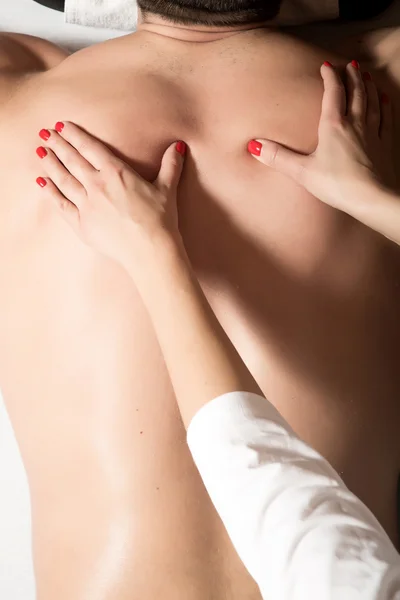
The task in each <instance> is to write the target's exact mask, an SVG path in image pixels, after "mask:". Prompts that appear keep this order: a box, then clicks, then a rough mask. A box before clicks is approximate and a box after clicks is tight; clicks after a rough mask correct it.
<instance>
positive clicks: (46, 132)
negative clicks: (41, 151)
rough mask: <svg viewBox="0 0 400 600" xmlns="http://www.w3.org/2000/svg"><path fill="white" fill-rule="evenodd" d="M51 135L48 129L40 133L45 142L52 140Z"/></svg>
mask: <svg viewBox="0 0 400 600" xmlns="http://www.w3.org/2000/svg"><path fill="white" fill-rule="evenodd" d="M50 136H51V133H50V131H49V130H48V129H41V130H40V131H39V137H41V138H42V140H44V141H45V142H47V140H48V139H49V138H50Z"/></svg>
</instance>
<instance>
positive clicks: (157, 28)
mask: <svg viewBox="0 0 400 600" xmlns="http://www.w3.org/2000/svg"><path fill="white" fill-rule="evenodd" d="M266 26H267V24H266V23H254V24H250V25H240V26H239V25H238V26H236V27H210V26H206V25H180V24H177V23H173V22H172V21H168V20H166V19H163V18H162V17H159V16H157V15H149V14H147V15H146V19H143V17H142V16H141V15H140V14H139V21H138V26H137V31H150V32H152V33H156V34H158V35H163V36H165V37H170V38H173V39H176V40H182V41H185V42H199V43H201V42H214V41H216V40H220V39H223V38H226V37H231V36H232V35H236V34H238V33H242V32H244V31H251V30H253V29H260V28H261V27H266Z"/></svg>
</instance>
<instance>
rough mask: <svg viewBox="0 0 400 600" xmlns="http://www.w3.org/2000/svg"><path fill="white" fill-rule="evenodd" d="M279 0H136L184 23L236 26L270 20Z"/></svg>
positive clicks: (149, 9)
mask: <svg viewBox="0 0 400 600" xmlns="http://www.w3.org/2000/svg"><path fill="white" fill-rule="evenodd" d="M280 4H281V0H138V5H139V8H140V9H141V11H142V13H143V15H144V16H146V13H152V14H154V15H159V16H161V17H163V18H164V19H166V20H169V21H172V22H174V23H181V24H184V25H207V26H214V27H216V26H220V27H221V26H222V27H223V26H225V27H228V26H235V25H249V24H251V23H260V22H263V21H269V20H270V19H273V18H274V17H276V15H277V14H278V12H279V8H280Z"/></svg>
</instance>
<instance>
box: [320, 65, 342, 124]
mask: <svg viewBox="0 0 400 600" xmlns="http://www.w3.org/2000/svg"><path fill="white" fill-rule="evenodd" d="M321 75H322V79H323V82H324V95H323V98H322V112H321V120H327V121H335V122H337V121H341V120H342V119H343V117H344V116H345V113H346V91H345V89H344V85H343V82H342V80H341V78H340V77H339V75H338V73H337V72H336V70H335V69H334V68H333V66H332V65H331V64H330V63H328V62H325V63H324V64H323V65H322V67H321Z"/></svg>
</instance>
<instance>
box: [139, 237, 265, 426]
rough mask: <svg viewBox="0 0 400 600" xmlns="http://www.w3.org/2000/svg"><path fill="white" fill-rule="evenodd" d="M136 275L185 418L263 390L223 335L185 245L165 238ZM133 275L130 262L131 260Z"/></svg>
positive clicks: (185, 421)
mask: <svg viewBox="0 0 400 600" xmlns="http://www.w3.org/2000/svg"><path fill="white" fill-rule="evenodd" d="M151 255H152V257H153V258H150V261H149V263H150V264H148V266H147V268H146V270H145V271H144V270H143V272H142V275H141V276H139V277H138V276H137V274H135V276H134V279H135V281H136V283H137V285H138V289H139V292H140V294H141V296H142V298H143V301H144V304H145V305H146V308H147V310H148V312H149V315H150V318H151V320H152V322H153V326H154V329H155V332H156V335H157V338H158V341H159V344H160V346H161V349H162V352H163V355H164V360H165V362H166V365H167V368H168V371H169V374H170V377H171V381H172V384H173V386H174V389H175V393H176V396H177V399H178V404H179V407H180V411H181V415H182V419H183V421H184V423H185V425H186V427H187V426H188V425H189V423H190V421H191V420H192V418H193V416H194V415H195V414H196V413H197V412H198V410H199V409H200V408H201V407H202V406H203V405H204V404H206V403H207V402H209V401H210V400H213V399H214V398H216V397H217V396H221V395H223V394H226V393H228V392H233V391H238V390H240V391H246V392H253V393H258V394H259V393H260V389H259V387H258V386H257V384H256V382H255V381H254V378H253V377H252V375H251V374H250V372H249V370H248V369H247V367H246V366H245V364H244V363H243V361H242V359H241V358H240V356H239V354H238V353H237V351H236V350H235V348H234V346H233V345H232V343H231V342H230V340H229V338H228V337H227V335H226V334H225V332H224V330H223V329H222V327H221V325H220V324H219V322H218V320H217V318H216V317H215V315H214V313H213V311H212V309H211V307H210V305H209V304H208V302H207V300H206V298H205V296H204V294H203V292H202V290H201V288H200V286H199V284H198V282H197V279H196V277H195V275H194V273H193V271H192V269H191V267H190V264H189V261H188V258H187V256H186V252H185V250H184V248H183V245H182V244H179V243H171V242H170V241H167V242H165V241H162V242H161V243H160V244H159V246H158V248H157V249H156V250H154V251H153V252H152V253H151ZM127 270H128V272H131V274H132V273H133V267H132V263H130V262H128V263H127Z"/></svg>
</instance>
